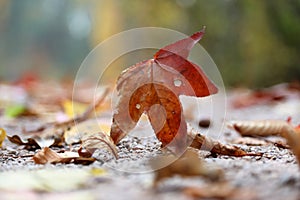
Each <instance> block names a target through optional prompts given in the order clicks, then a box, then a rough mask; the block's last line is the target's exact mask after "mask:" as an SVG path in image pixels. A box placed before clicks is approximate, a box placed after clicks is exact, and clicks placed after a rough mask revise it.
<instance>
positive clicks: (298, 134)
mask: <svg viewBox="0 0 300 200" xmlns="http://www.w3.org/2000/svg"><path fill="white" fill-rule="evenodd" d="M233 127H234V128H235V129H236V130H237V131H238V132H239V133H240V134H241V135H245V134H246V135H251V136H257V135H259V136H270V135H280V136H281V137H284V138H285V139H286V140H287V143H288V145H289V146H290V147H291V150H292V151H293V153H294V154H295V155H296V158H297V160H298V163H299V165H300V127H299V126H297V127H293V126H292V125H291V124H290V123H289V120H288V121H284V120H263V121H244V122H239V123H238V124H233ZM236 127H238V128H236Z"/></svg>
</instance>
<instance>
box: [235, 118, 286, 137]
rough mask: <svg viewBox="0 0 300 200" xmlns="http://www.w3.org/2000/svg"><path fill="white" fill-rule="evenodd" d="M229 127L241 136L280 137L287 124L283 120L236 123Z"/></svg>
mask: <svg viewBox="0 0 300 200" xmlns="http://www.w3.org/2000/svg"><path fill="white" fill-rule="evenodd" d="M230 126H232V128H234V129H235V130H236V131H237V132H238V133H239V134H241V135H242V136H271V135H281V134H282V133H283V132H284V131H285V128H286V126H289V123H288V122H286V121H283V120H257V121H236V122H233V123H232V124H231V125H230Z"/></svg>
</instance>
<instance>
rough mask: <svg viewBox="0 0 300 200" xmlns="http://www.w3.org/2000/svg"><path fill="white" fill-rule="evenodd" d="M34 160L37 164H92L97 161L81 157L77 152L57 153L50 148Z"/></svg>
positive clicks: (43, 150)
mask: <svg viewBox="0 0 300 200" xmlns="http://www.w3.org/2000/svg"><path fill="white" fill-rule="evenodd" d="M33 160H34V162H35V163H36V164H46V163H53V164H54V163H70V162H74V163H75V164H91V163H93V162H94V161H95V160H96V159H94V158H83V157H80V156H79V155H78V153H76V152H65V153H56V152H55V151H53V150H51V149H50V148H48V147H45V148H43V149H42V150H40V151H39V152H37V153H36V154H35V155H34V156H33Z"/></svg>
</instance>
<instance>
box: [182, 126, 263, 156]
mask: <svg viewBox="0 0 300 200" xmlns="http://www.w3.org/2000/svg"><path fill="white" fill-rule="evenodd" d="M188 135H189V137H190V139H191V140H192V143H191V145H190V147H193V148H195V149H199V150H206V151H210V152H211V153H215V154H220V155H228V156H236V157H242V156H262V153H252V152H246V151H244V150H242V149H241V148H239V147H237V146H233V145H230V144H222V143H220V142H219V141H216V140H213V139H212V138H209V137H207V136H204V135H202V134H200V133H198V132H196V131H194V130H191V131H189V132H188Z"/></svg>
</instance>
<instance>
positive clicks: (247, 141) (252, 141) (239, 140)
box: [232, 137, 270, 146]
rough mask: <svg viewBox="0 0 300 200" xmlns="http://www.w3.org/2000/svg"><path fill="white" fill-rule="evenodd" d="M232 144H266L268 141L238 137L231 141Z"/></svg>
mask: <svg viewBox="0 0 300 200" xmlns="http://www.w3.org/2000/svg"><path fill="white" fill-rule="evenodd" d="M232 143H233V144H245V145H248V146H266V145H268V143H270V142H269V141H268V142H267V141H266V140H261V139H257V138H253V137H239V138H237V139H235V140H233V141H232Z"/></svg>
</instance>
